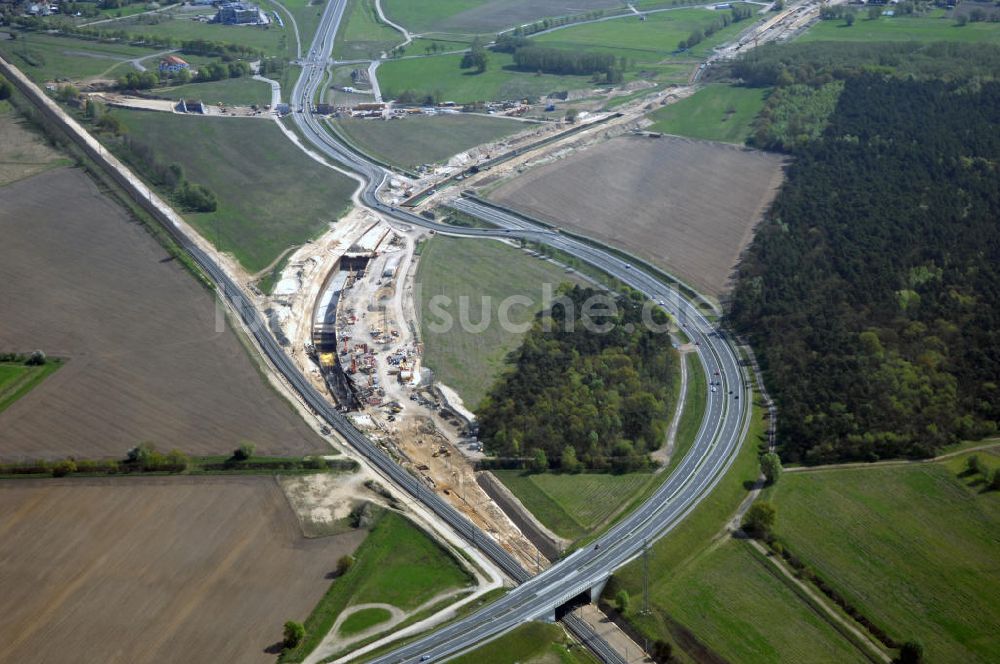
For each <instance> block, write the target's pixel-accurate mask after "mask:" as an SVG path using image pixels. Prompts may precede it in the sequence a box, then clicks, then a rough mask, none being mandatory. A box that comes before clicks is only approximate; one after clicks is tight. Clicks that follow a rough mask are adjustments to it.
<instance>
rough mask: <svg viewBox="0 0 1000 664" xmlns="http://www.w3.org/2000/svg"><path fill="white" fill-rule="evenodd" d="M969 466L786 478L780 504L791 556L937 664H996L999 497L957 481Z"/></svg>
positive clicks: (957, 463) (954, 463) (778, 490)
mask: <svg viewBox="0 0 1000 664" xmlns="http://www.w3.org/2000/svg"><path fill="white" fill-rule="evenodd" d="M978 454H979V455H980V458H984V459H985V458H986V457H987V456H988V455H989V453H984V452H979V453H978ZM965 458H966V455H962V456H959V457H957V458H955V459H952V460H949V461H948V463H932V464H919V465H905V466H889V467H871V468H854V469H831V470H823V471H817V472H808V473H796V474H790V473H786V474H785V475H784V476H783V477H782V478H781V480H780V481H779V482H778V484H777V485H776V486H775V487H774V489H773V490H772V495H771V500H772V501H773V502H774V503H775V505H776V506H777V511H778V518H777V526H776V530H777V532H778V534H779V535H780V536H781V538H782V539H783V540H784V541H785V542H787V543H788V548H789V549H790V550H791V551H792V553H794V554H795V555H797V556H798V557H799V558H801V559H802V560H803V561H804V562H805V563H806V564H807V565H809V566H810V567H812V568H813V569H815V570H816V572H817V573H818V574H819V575H820V576H821V577H822V578H823V579H824V580H826V581H827V583H829V584H830V585H831V586H832V587H833V588H835V589H836V590H837V591H838V592H839V593H841V594H842V595H844V597H845V598H847V599H848V601H849V602H851V603H852V604H853V605H854V606H856V607H857V608H858V609H860V610H861V612H862V613H863V614H864V615H866V616H868V617H869V619H871V620H872V621H873V622H874V623H875V624H876V625H879V626H880V627H881V628H882V629H885V630H886V631H887V632H888V633H889V635H890V636H892V637H893V638H895V639H896V640H897V641H900V642H902V641H905V640H908V639H916V640H918V641H920V642H922V643H923V645H924V648H925V650H926V653H927V661H930V662H988V661H996V654H997V634H998V633H1000V603H998V602H997V601H996V600H997V597H1000V575H998V574H997V569H998V568H997V561H1000V538H998V535H997V533H1000V494H998V493H997V492H986V493H984V492H982V489H981V485H979V484H977V483H976V480H975V479H974V478H967V477H960V476H959V475H958V473H960V472H961V471H962V470H963V469H964V467H965ZM991 462H992V463H993V465H1000V463H997V458H996V457H992V458H991Z"/></svg>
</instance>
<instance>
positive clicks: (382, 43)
mask: <svg viewBox="0 0 1000 664" xmlns="http://www.w3.org/2000/svg"><path fill="white" fill-rule="evenodd" d="M344 18H345V20H344V21H343V22H342V23H341V24H340V31H339V32H338V33H337V42H336V44H335V45H334V47H333V57H335V58H338V59H340V60H356V59H360V58H377V57H379V56H380V55H381V54H382V53H384V52H388V51H389V50H391V49H392V48H393V47H394V46H396V45H398V44H401V43H402V42H403V35H402V33H400V32H399V31H398V30H396V29H395V28H392V27H390V26H388V25H386V24H385V23H382V22H381V21H380V20H379V18H378V14H377V13H376V12H375V3H374V2H373V0H349V2H348V5H347V9H346V10H345V13H344Z"/></svg>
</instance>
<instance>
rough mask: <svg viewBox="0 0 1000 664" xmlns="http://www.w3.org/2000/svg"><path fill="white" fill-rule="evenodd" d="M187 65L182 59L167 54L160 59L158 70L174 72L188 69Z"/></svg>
mask: <svg viewBox="0 0 1000 664" xmlns="http://www.w3.org/2000/svg"><path fill="white" fill-rule="evenodd" d="M190 68H191V65H189V64H188V63H187V62H185V61H184V60H181V59H180V58H178V57H177V56H176V55H168V56H167V57H165V58H163V59H162V60H160V72H164V73H169V74H176V73H177V72H179V71H181V70H183V69H190Z"/></svg>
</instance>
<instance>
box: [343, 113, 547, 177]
mask: <svg viewBox="0 0 1000 664" xmlns="http://www.w3.org/2000/svg"><path fill="white" fill-rule="evenodd" d="M334 122H335V124H336V125H337V128H338V129H339V130H340V131H342V132H343V133H345V134H347V137H348V138H349V139H350V141H351V142H352V143H354V144H355V145H357V146H358V148H359V149H361V150H363V151H364V152H366V153H368V154H371V155H372V156H374V157H377V158H379V159H380V160H381V161H384V162H387V163H389V164H392V165H394V166H398V167H400V168H404V169H409V170H413V169H415V168H417V167H418V166H420V165H421V164H428V163H429V164H433V163H438V162H443V161H447V160H448V158H449V157H451V156H453V155H455V154H458V153H459V152H462V151H464V150H468V149H469V148H473V147H475V146H477V145H481V144H483V143H489V142H491V141H495V140H497V139H500V138H503V137H504V136H509V135H511V134H514V133H517V132H519V131H522V130H524V129H528V128H529V127H530V126H531V125H528V124H525V123H523V122H518V121H517V120H508V119H504V118H490V117H484V116H482V115H469V114H460V115H436V116H423V115H421V116H414V117H409V118H404V119H402V120H390V121H388V122H386V121H380V120H362V119H343V120H336V121H334Z"/></svg>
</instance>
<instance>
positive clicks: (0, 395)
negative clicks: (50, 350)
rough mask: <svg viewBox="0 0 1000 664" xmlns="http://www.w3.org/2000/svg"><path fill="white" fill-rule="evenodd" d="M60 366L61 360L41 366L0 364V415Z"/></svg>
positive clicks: (53, 360)
mask: <svg viewBox="0 0 1000 664" xmlns="http://www.w3.org/2000/svg"><path fill="white" fill-rule="evenodd" d="M61 366H62V360H60V359H49V361H48V362H46V363H45V364H43V365H41V366H31V367H29V366H27V365H25V364H14V363H9V364H8V363H3V364H0V413H2V412H3V411H5V410H6V409H7V408H9V407H10V406H11V404H13V403H14V402H15V401H17V400H18V399H20V398H21V397H23V396H24V395H26V394H27V393H28V392H30V391H31V390H33V389H34V388H36V387H38V385H40V384H41V382H42V381H43V380H45V379H46V378H48V377H49V376H51V375H52V374H54V373H55V372H56V371H58V370H59V367H61Z"/></svg>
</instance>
